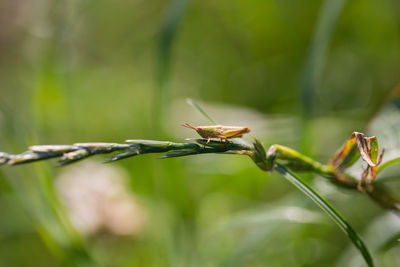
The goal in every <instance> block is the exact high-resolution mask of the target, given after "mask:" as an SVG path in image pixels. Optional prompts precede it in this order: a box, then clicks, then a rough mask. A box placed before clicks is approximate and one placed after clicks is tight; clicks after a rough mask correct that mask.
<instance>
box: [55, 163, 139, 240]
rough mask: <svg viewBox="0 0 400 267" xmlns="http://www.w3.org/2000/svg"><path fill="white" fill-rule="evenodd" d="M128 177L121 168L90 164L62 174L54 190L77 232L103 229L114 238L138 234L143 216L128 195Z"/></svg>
mask: <svg viewBox="0 0 400 267" xmlns="http://www.w3.org/2000/svg"><path fill="white" fill-rule="evenodd" d="M127 178H128V175H127V173H126V172H125V171H124V170H123V169H121V168H120V167H118V166H115V165H105V164H102V163H98V162H93V161H88V162H83V163H81V164H77V165H74V166H71V167H67V168H66V169H64V170H63V172H61V174H60V175H59V177H58V179H57V180H56V185H57V189H58V192H59V194H60V196H61V200H62V201H63V202H64V204H65V206H66V207H67V209H68V212H69V215H70V219H71V221H72V223H73V224H74V225H75V227H76V228H77V230H78V231H80V232H81V233H82V234H84V235H86V236H90V235H94V234H96V233H97V232H99V231H100V230H102V229H106V230H108V231H110V232H111V233H113V234H115V235H138V234H140V233H141V231H142V229H143V226H144V225H145V222H146V215H145V212H144V210H143V207H142V206H141V205H140V204H139V203H138V202H137V200H136V198H135V197H134V196H133V195H132V193H131V192H129V190H128V185H127Z"/></svg>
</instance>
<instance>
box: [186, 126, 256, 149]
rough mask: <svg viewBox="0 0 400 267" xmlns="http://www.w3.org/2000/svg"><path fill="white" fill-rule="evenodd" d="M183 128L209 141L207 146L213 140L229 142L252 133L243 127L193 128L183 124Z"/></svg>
mask: <svg viewBox="0 0 400 267" xmlns="http://www.w3.org/2000/svg"><path fill="white" fill-rule="evenodd" d="M182 126H184V127H186V128H190V129H193V130H195V131H196V132H197V133H198V134H199V135H200V136H201V137H203V138H205V139H207V143H206V144H208V143H210V140H211V138H219V139H221V140H225V141H226V142H228V138H236V137H242V136H243V135H244V134H246V133H249V132H250V129H249V128H248V127H241V126H223V125H214V126H192V125H190V124H188V123H185V124H182Z"/></svg>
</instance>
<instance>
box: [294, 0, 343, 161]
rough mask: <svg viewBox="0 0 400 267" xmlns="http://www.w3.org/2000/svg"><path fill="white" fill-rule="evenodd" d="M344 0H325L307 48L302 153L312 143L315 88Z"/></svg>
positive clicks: (310, 146)
mask: <svg viewBox="0 0 400 267" xmlns="http://www.w3.org/2000/svg"><path fill="white" fill-rule="evenodd" d="M345 3H346V0H325V1H324V2H323V4H322V7H321V10H320V12H319V15H318V20H317V23H316V26H315V29H314V34H313V40H312V42H311V45H310V47H309V49H308V53H307V56H306V62H305V65H304V69H303V73H302V77H301V82H300V94H301V98H302V100H301V109H302V121H303V123H302V128H303V129H302V149H301V151H302V152H303V153H304V154H310V152H311V151H312V144H313V143H314V142H313V140H312V137H311V135H310V134H311V125H310V119H312V117H313V113H314V98H315V88H316V87H317V85H318V82H319V80H320V77H321V73H322V70H323V67H324V65H325V59H326V55H327V51H328V49H329V46H330V43H331V39H332V36H333V32H334V30H335V27H336V24H337V21H338V19H339V15H340V13H341V12H342V9H343V6H344V4H345Z"/></svg>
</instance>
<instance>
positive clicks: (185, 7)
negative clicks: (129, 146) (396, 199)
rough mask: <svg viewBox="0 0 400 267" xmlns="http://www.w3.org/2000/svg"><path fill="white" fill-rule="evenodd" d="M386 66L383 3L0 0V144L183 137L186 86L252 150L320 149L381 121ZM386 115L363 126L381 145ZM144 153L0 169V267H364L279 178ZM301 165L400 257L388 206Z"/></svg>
mask: <svg viewBox="0 0 400 267" xmlns="http://www.w3.org/2000/svg"><path fill="white" fill-rule="evenodd" d="M399 62H400V2H398V1H395V0H383V1H377V0H355V1H345V0H325V1H307V2H304V1H300V0H282V1H273V0H265V1H255V0H250V1H191V0H173V1H159V0H152V1H144V0H124V1H122V0H115V1H104V0H97V1H92V0H70V1H55V0H53V1H51V0H37V1H28V0H2V1H1V2H0V81H1V82H0V151H6V152H9V153H20V152H22V151H25V150H26V149H27V147H28V146H29V145H33V144H72V143H75V142H123V141H124V140H126V139H158V140H172V141H182V140H184V139H185V138H189V137H195V136H196V134H195V133H194V132H191V131H189V130H188V129H185V128H183V127H180V126H179V125H180V124H181V123H183V122H188V123H191V124H195V125H196V124H198V125H202V124H203V125H204V124H209V122H208V121H207V120H206V119H205V118H203V117H202V116H201V115H200V114H199V113H198V112H197V111H196V110H193V108H191V107H190V106H189V105H187V104H186V102H185V99H186V98H193V99H195V100H196V101H198V103H199V104H201V105H202V107H203V108H204V109H205V110H206V111H207V112H208V113H209V114H210V115H211V116H212V117H213V118H215V119H216V120H217V121H218V122H220V123H221V124H226V125H230V124H233V125H244V126H249V127H250V128H251V129H252V134H253V135H255V136H257V137H258V138H260V139H261V140H262V141H263V142H264V144H265V145H266V146H268V145H271V144H274V143H279V144H282V145H287V146H290V147H293V148H295V149H299V150H301V151H302V152H304V153H305V154H308V155H310V156H313V157H315V158H316V159H318V160H321V161H323V162H324V161H326V160H327V159H329V157H330V156H331V155H332V154H333V153H334V152H335V150H336V149H337V148H339V147H340V145H341V144H342V143H343V142H344V141H345V140H346V138H348V137H349V136H350V134H351V132H352V131H361V132H365V131H368V130H369V132H370V133H371V134H377V133H375V132H373V130H371V129H370V128H368V127H369V126H368V125H369V122H370V121H371V120H372V119H373V118H375V121H376V120H378V121H379V117H377V116H381V117H385V118H388V116H386V115H385V114H383V115H382V107H384V106H385V103H386V102H387V100H388V99H389V98H390V92H391V91H392V89H393V87H395V85H396V83H397V82H398V81H399V80H400V79H399V78H400V76H399ZM392 111H393V110H392ZM379 112H381V113H379ZM391 116H392V115H391ZM392 117H393V118H394V119H393V120H392V124H391V126H390V127H386V124H383V125H382V124H380V125H379V127H375V129H377V130H381V131H382V132H383V133H382V135H385V136H391V137H392V139H390V140H386V141H387V143H386V144H388V143H389V144H392V145H391V146H392V147H395V145H396V144H397V145H398V143H400V139H399V137H398V135H397V134H396V133H397V132H398V131H399V130H400V129H399V126H397V125H399V124H398V123H397V122H398V120H397V119H398V118H399V116H397V117H395V115H393V116H392ZM392 117H390V118H392ZM385 123H386V122H385ZM375 125H377V124H376V123H375ZM377 135H378V134H377ZM378 138H379V135H378ZM246 139H247V140H249V139H248V137H246ZM390 141H393V142H394V144H393V142H392V143H390ZM389 150H390V149H389ZM393 151H394V152H393ZM396 151H398V150H392V153H394V154H396ZM155 157H156V156H155V155H145V156H140V157H137V158H130V159H127V160H123V161H120V162H117V163H113V164H102V161H103V160H104V158H102V157H101V156H98V157H94V158H93V159H90V160H85V161H84V162H82V163H76V164H73V165H71V166H70V167H57V166H56V163H55V162H40V163H34V164H30V165H26V166H18V167H12V168H11V167H7V166H2V167H1V169H0V213H1V215H0V266H174V267H175V266H364V265H363V264H364V263H363V261H362V259H361V258H360V256H359V255H358V253H357V252H356V251H355V249H354V248H353V247H352V245H351V244H350V243H349V240H348V239H347V237H346V236H345V235H344V234H343V233H342V232H341V231H340V230H339V228H338V227H336V225H335V224H334V223H333V222H332V221H331V220H330V219H329V218H327V216H326V215H325V214H323V213H322V212H321V211H320V210H319V209H318V208H317V207H315V205H314V204H313V203H312V202H311V201H310V200H308V199H307V198H306V197H305V196H304V195H302V194H301V193H300V192H298V191H297V190H296V189H295V188H294V187H293V186H292V185H290V184H289V183H287V181H285V180H284V179H283V178H282V177H281V176H279V175H278V174H270V175H266V174H265V173H263V172H261V171H259V170H258V169H257V168H256V166H255V165H254V164H253V163H252V162H251V161H250V160H249V159H247V158H244V157H239V156H228V155H225V156H222V155H200V156H194V157H193V156H192V157H187V158H177V159H168V160H158V159H156V158H155ZM397 173H398V172H397ZM392 176H393V177H394V178H396V172H395V173H394V174H393V175H392ZM304 178H306V179H308V181H309V182H310V183H311V184H312V186H313V187H314V188H316V190H317V191H318V192H320V193H321V194H322V195H323V196H324V197H326V198H327V199H328V200H329V201H330V202H331V203H332V204H333V205H334V206H335V207H336V208H337V209H338V210H339V211H340V212H341V213H343V215H344V217H345V218H347V220H348V221H349V222H350V224H351V225H353V227H354V228H355V229H356V230H357V231H358V232H359V233H360V234H361V235H362V237H363V238H364V239H365V241H366V243H367V245H368V246H369V248H370V249H371V251H372V253H373V255H374V257H375V260H376V261H377V262H378V263H379V264H380V265H379V266H399V265H400V256H399V255H400V254H399V252H400V251H399V249H400V246H399V244H398V242H397V238H398V237H396V234H398V233H399V232H400V219H399V217H396V216H395V215H394V214H392V213H390V212H388V211H384V210H382V209H381V208H380V207H378V206H377V205H376V204H375V203H373V202H372V201H371V200H370V199H368V198H367V197H365V196H363V195H362V194H359V193H357V192H351V191H343V189H341V188H337V187H335V186H333V185H331V184H329V183H327V182H326V181H325V180H323V178H321V177H315V178H314V179H312V178H313V177H311V176H310V175H307V174H306V175H305V176H304ZM382 180H385V181H386V183H387V184H388V185H389V186H390V187H392V188H396V186H397V187H399V185H398V182H397V181H396V179H392V178H388V179H382ZM397 180H398V179H397ZM396 192H397V193H398V192H399V191H395V190H394V193H395V194H396Z"/></svg>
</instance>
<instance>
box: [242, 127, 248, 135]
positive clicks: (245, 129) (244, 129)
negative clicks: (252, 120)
mask: <svg viewBox="0 0 400 267" xmlns="http://www.w3.org/2000/svg"><path fill="white" fill-rule="evenodd" d="M242 131H243V133H244V134H246V133H249V132H250V128H249V127H243V130H242Z"/></svg>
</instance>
